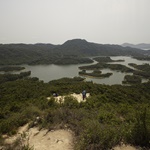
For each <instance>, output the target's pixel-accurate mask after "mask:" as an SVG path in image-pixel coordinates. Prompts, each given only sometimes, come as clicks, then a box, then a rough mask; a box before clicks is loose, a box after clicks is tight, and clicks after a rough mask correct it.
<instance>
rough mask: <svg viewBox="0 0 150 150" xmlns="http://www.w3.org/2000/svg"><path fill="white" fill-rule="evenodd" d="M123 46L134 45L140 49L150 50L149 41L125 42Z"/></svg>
mask: <svg viewBox="0 0 150 150" xmlns="http://www.w3.org/2000/svg"><path fill="white" fill-rule="evenodd" d="M122 46H123V47H133V48H138V49H143V50H150V44H147V43H140V44H131V43H123V44H122Z"/></svg>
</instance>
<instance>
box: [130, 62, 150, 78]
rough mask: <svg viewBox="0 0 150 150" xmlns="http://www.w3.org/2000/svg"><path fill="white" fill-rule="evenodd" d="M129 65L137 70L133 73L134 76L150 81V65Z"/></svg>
mask: <svg viewBox="0 0 150 150" xmlns="http://www.w3.org/2000/svg"><path fill="white" fill-rule="evenodd" d="M128 65H130V66H132V67H134V68H135V69H136V70H135V71H134V72H133V74H134V75H138V76H142V77H144V78H147V79H150V65H149V64H142V65H137V64H134V63H129V64H128Z"/></svg>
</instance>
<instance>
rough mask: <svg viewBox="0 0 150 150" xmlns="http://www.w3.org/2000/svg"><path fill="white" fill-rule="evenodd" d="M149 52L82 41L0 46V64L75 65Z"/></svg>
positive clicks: (148, 52)
mask: <svg viewBox="0 0 150 150" xmlns="http://www.w3.org/2000/svg"><path fill="white" fill-rule="evenodd" d="M147 54H148V55H150V51H144V50H141V49H137V48H131V47H122V46H120V45H110V44H97V43H91V42H87V41H86V40H83V39H73V40H68V41H66V42H65V43H64V44H62V45H53V44H42V43H38V44H0V64H1V65H8V64H76V63H87V62H90V61H91V60H89V59H87V58H85V57H88V56H96V55H101V56H120V55H122V56H142V55H147Z"/></svg>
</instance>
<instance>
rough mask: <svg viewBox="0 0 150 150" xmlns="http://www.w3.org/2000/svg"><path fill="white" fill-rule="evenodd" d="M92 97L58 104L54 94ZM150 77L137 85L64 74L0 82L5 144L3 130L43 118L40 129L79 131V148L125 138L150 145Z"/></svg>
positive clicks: (91, 149) (88, 148)
mask: <svg viewBox="0 0 150 150" xmlns="http://www.w3.org/2000/svg"><path fill="white" fill-rule="evenodd" d="M83 89H86V90H87V92H89V93H90V95H91V97H90V98H88V99H87V101H86V102H84V103H78V102H77V101H76V100H75V99H74V98H72V97H67V98H66V99H65V102H64V104H57V103H56V102H55V101H54V98H53V97H52V98H51V99H50V100H49V101H48V100H47V99H46V97H48V96H51V95H52V93H53V92H54V91H55V92H57V93H59V95H68V94H70V93H72V92H73V93H74V92H75V93H81V91H82V90H83ZM149 91H150V82H148V83H144V84H138V85H136V86H121V85H113V86H107V85H100V84H93V83H91V82H84V81H83V79H82V78H78V77H76V78H73V79H68V78H63V79H60V80H55V81H51V82H49V83H43V82H42V81H39V80H35V79H34V78H24V79H18V80H16V81H7V82H5V83H1V84H0V143H1V144H2V142H3V139H2V137H1V135H2V134H5V133H8V134H14V133H16V129H17V128H18V127H19V126H21V125H23V124H25V123H27V122H31V123H30V126H33V124H32V121H34V119H35V117H37V116H40V117H41V118H42V120H41V122H39V124H38V126H40V128H48V129H49V130H51V129H54V128H66V126H67V128H69V129H71V130H73V131H74V133H75V135H76V140H77V145H75V148H76V149H78V150H82V149H86V150H99V149H101V150H106V149H110V148H112V147H113V146H115V145H117V144H119V143H121V142H123V143H129V144H132V145H135V146H141V147H147V148H150V143H149V141H150V109H149V106H150V92H149Z"/></svg>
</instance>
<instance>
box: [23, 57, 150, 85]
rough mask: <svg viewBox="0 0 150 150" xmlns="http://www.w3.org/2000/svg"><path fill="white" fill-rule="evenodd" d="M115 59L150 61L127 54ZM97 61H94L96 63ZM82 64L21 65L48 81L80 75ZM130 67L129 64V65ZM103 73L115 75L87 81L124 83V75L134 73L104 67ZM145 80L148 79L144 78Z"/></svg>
mask: <svg viewBox="0 0 150 150" xmlns="http://www.w3.org/2000/svg"><path fill="white" fill-rule="evenodd" d="M111 59H113V60H118V59H121V60H125V61H124V62H113V64H123V65H126V66H128V63H135V64H143V63H149V64H150V61H139V60H136V59H133V58H131V57H125V56H113V57H111ZM95 63H96V61H95V62H94V63H93V64H95ZM84 65H91V64H84ZM84 65H83V64H82V65H81V64H80V65H79V64H78V65H54V64H52V65H35V66H29V65H21V66H24V67H25V68H26V69H25V70H23V71H29V70H30V71H31V77H38V78H39V79H40V80H43V81H44V82H48V81H51V80H55V79H60V78H62V77H75V76H79V75H78V72H79V71H80V70H79V69H78V67H79V66H84ZM128 67H129V66H128ZM101 71H102V73H108V72H112V73H113V75H112V76H110V77H109V78H101V79H94V78H86V80H87V81H93V82H94V83H100V84H109V85H112V84H122V81H123V79H124V76H125V75H126V74H132V73H121V72H118V71H112V70H110V69H102V70H101ZM143 81H145V82H146V81H147V80H144V79H143Z"/></svg>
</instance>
